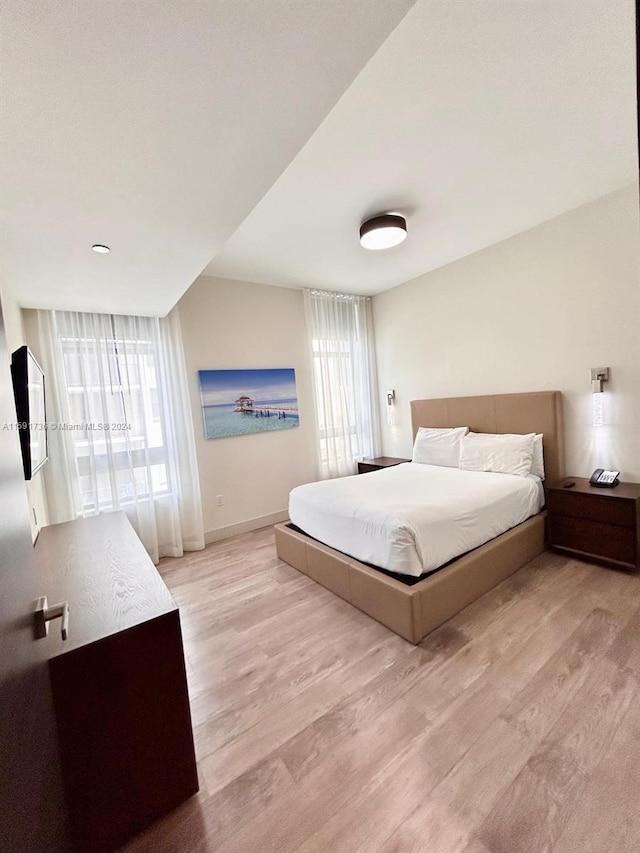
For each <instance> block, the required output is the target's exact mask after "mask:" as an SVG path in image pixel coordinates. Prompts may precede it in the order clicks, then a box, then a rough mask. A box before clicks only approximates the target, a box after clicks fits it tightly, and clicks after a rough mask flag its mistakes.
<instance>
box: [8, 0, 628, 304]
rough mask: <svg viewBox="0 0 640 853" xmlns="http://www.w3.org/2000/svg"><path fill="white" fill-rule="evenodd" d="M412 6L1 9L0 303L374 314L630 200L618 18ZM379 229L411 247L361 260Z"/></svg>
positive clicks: (486, 2) (268, 0)
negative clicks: (323, 305)
mask: <svg viewBox="0 0 640 853" xmlns="http://www.w3.org/2000/svg"><path fill="white" fill-rule="evenodd" d="M411 6H412V0H393V2H389V0H357V2H349V3H344V0H322V2H318V0H183V2H174V0H162V2H161V0H137V2H131V0H110V2H108V3H105V2H104V0H66V2H65V3H43V2H42V0H5V2H4V4H3V24H2V41H3V44H2V67H3V87H2V89H3V105H2V152H1V155H2V156H1V157H0V170H1V171H0V181H1V184H0V189H1V192H2V198H1V202H2V204H1V208H2V209H1V214H2V223H1V224H2V253H3V261H2V263H3V287H5V286H8V287H9V288H11V289H12V290H13V291H14V293H15V294H16V295H17V297H18V300H19V301H20V303H21V304H22V305H24V306H28V307H56V308H70V309H76V310H93V311H111V312H116V313H117V312H121V313H140V314H164V313H166V311H168V310H169V309H170V308H171V307H172V306H173V305H174V304H175V302H176V301H177V299H178V298H179V297H180V296H181V295H182V293H183V292H184V291H185V290H186V288H187V287H188V286H189V285H190V284H191V282H192V281H193V280H194V279H195V278H196V276H197V275H198V274H199V273H200V272H201V271H202V269H203V268H204V267H205V266H206V265H207V264H208V266H207V273H209V274H211V275H219V276H226V277H230V278H238V279H248V280H253V281H258V282H264V283H266V284H279V285H288V286H294V287H299V286H315V287H323V288H327V289H339V290H348V291H351V292H364V293H375V292H379V291H381V290H384V289H387V288H389V287H393V286H394V285H396V284H399V283H400V282H403V281H406V280H408V279H411V278H413V277H415V276H417V275H419V274H420V273H423V272H425V271H427V270H429V269H433V268H435V267H437V266H440V265H442V264H445V263H448V262H450V261H452V260H455V259H456V258H459V257H462V256H463V255H466V254H469V253H471V252H474V251H477V250H478V249H481V248H483V247H485V246H487V245H490V244H491V243H495V242H497V241H499V240H501V239H504V238H506V237H509V236H511V235H512V234H514V233H517V232H519V231H522V230H524V229H526V228H529V227H531V226H533V225H535V224H537V223H539V222H541V221H543V220H545V219H549V218H551V217H553V216H556V215H558V214H560V213H563V212H565V211H567V210H569V209H571V208H573V207H576V206H578V205H580V204H583V203H585V202H587V201H590V200H592V199H594V198H596V197H598V196H600V195H603V194H605V193H607V192H610V191H612V190H615V189H617V188H619V187H621V186H623V185H625V184H628V183H630V182H632V181H634V180H636V179H637V153H636V125H635V109H636V89H635V52H634V38H633V34H634V6H633V0H616V2H615V3H609V2H607V1H606V0H456V2H452V0H418V2H417V3H416V5H415V6H414V7H413V8H410V7H411ZM408 9H410V11H409V12H408V14H407V15H406V17H404V19H403V16H404V15H405V13H406V12H407V10H408ZM394 27H395V29H394ZM385 39H386V41H385ZM376 51H377V52H376ZM341 96H342V97H341ZM314 131H315V132H314ZM305 143H306V144H305ZM386 210H398V211H400V212H403V213H405V215H406V216H407V218H408V222H409V237H408V239H407V240H406V241H405V243H403V244H402V245H401V246H399V247H397V248H396V249H392V250H389V251H388V252H384V253H379V252H378V253H367V252H366V251H365V250H363V249H362V248H361V247H360V245H359V243H358V239H357V232H358V226H359V225H360V222H361V221H362V219H363V218H365V217H366V216H367V215H370V214H374V213H378V212H381V211H386ZM234 232H235V233H234ZM95 242H104V243H107V244H109V245H110V246H111V247H112V250H113V251H112V252H111V254H110V255H106V256H102V255H96V254H95V253H93V252H91V251H90V246H91V244H92V243H95ZM212 258H213V260H212ZM209 262H211V263H209Z"/></svg>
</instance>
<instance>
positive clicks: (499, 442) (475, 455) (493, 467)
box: [460, 432, 535, 477]
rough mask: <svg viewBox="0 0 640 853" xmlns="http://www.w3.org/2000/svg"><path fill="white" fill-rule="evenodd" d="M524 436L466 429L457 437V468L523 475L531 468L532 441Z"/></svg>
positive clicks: (532, 435)
mask: <svg viewBox="0 0 640 853" xmlns="http://www.w3.org/2000/svg"><path fill="white" fill-rule="evenodd" d="M534 438H535V433H533V432H532V433H529V434H528V435H509V434H507V435H493V434H491V433H481V432H470V433H469V435H465V436H463V437H462V439H461V440H460V468H463V469H464V470H465V471H492V472H493V473H495V474H515V475H516V476H518V477H526V476H527V474H529V473H530V471H531V460H532V458H533V440H534Z"/></svg>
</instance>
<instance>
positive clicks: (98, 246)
mask: <svg viewBox="0 0 640 853" xmlns="http://www.w3.org/2000/svg"><path fill="white" fill-rule="evenodd" d="M91 248H92V249H93V251H94V252H98V254H100V255H108V254H109V252H110V251H111V249H110V248H109V247H108V246H102V245H101V244H100V243H96V244H95V245H94V246H92V247H91Z"/></svg>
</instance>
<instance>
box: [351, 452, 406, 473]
mask: <svg viewBox="0 0 640 853" xmlns="http://www.w3.org/2000/svg"><path fill="white" fill-rule="evenodd" d="M402 462H411V460H410V459H398V458H397V457H395V456H373V457H371V458H368V459H363V460H362V462H358V474H368V473H369V471H379V470H380V468H392V467H393V466H394V465H400V464H401V463H402Z"/></svg>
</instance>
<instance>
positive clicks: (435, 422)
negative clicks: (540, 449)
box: [411, 391, 564, 483]
mask: <svg viewBox="0 0 640 853" xmlns="http://www.w3.org/2000/svg"><path fill="white" fill-rule="evenodd" d="M411 425H412V427H413V437H414V438H415V435H416V432H417V431H418V427H440V428H444V427H456V426H468V427H469V429H470V430H471V431H472V432H492V433H507V432H514V433H528V432H536V433H540V432H541V433H543V435H544V439H543V446H544V467H545V478H546V481H547V482H548V483H551V482H553V481H554V480H560V479H562V478H563V477H564V428H563V420H562V394H561V393H560V391H532V392H531V393H529V394H489V395H487V396H482V397H443V398H441V399H439V400H412V402H411Z"/></svg>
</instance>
